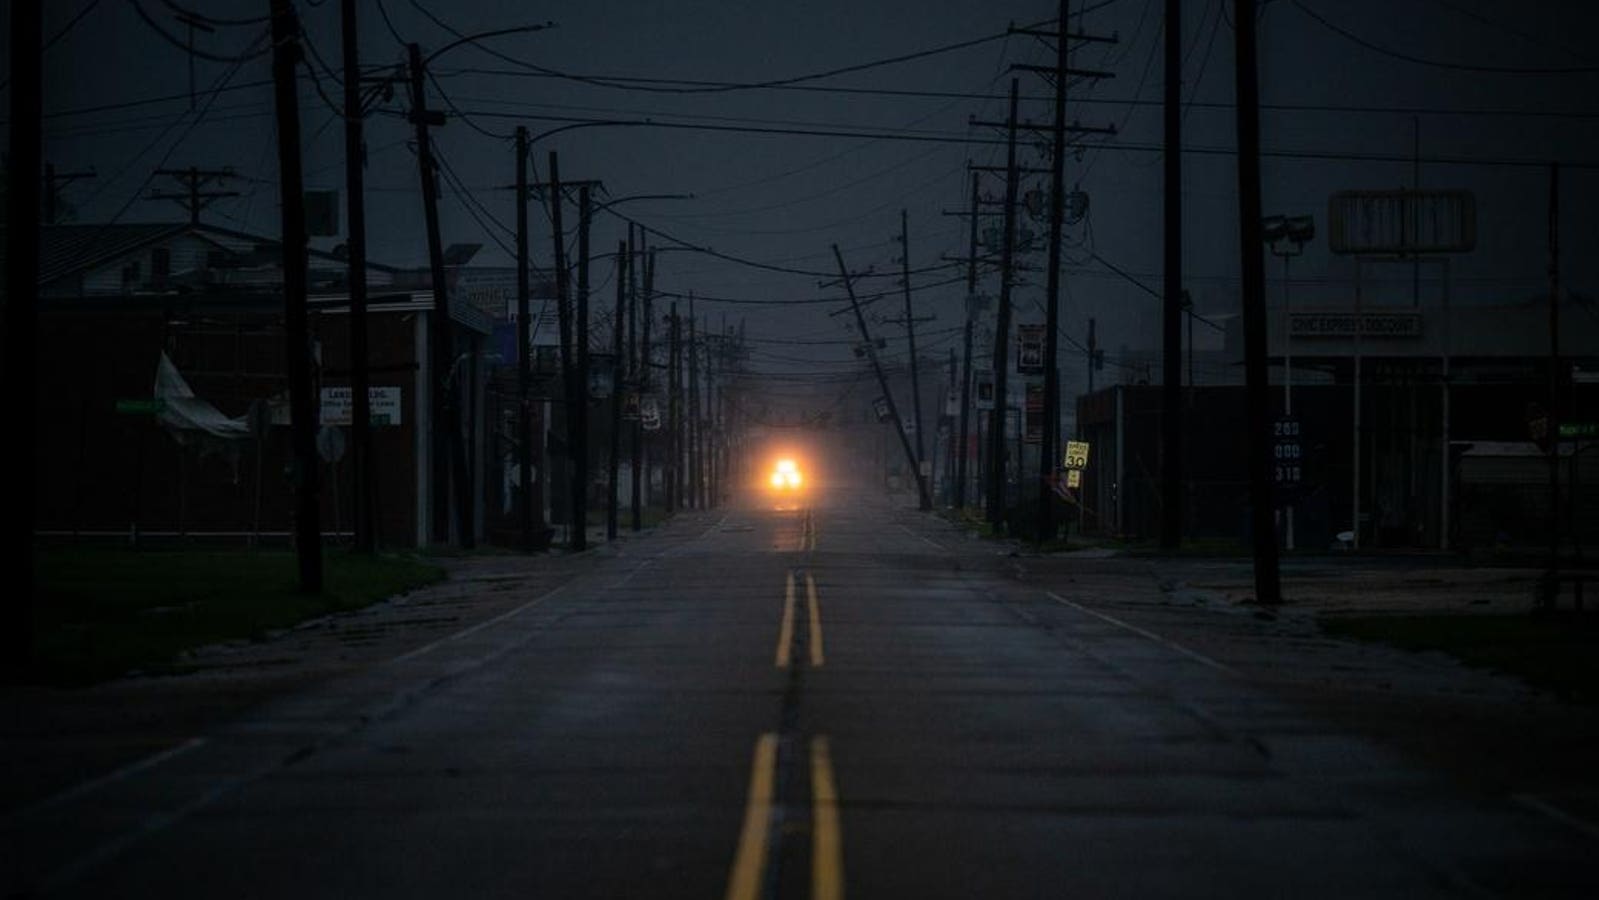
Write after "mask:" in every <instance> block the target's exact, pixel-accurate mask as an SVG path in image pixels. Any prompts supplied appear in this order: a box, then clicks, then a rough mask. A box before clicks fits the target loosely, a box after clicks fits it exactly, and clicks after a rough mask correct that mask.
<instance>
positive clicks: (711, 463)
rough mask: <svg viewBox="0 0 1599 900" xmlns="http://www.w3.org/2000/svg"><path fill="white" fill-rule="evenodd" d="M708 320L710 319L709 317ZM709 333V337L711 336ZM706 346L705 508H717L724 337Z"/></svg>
mask: <svg viewBox="0 0 1599 900" xmlns="http://www.w3.org/2000/svg"><path fill="white" fill-rule="evenodd" d="M707 318H708V317H707ZM709 334H710V333H709V332H707V335H708V336H709ZM715 337H716V340H714V341H707V342H706V344H705V424H704V427H703V428H701V429H700V460H701V461H702V462H703V463H704V466H705V508H706V509H715V508H716V430H717V429H716V419H717V416H716V402H717V398H716V355H717V354H718V353H719V352H721V347H722V335H720V334H718V335H715Z"/></svg>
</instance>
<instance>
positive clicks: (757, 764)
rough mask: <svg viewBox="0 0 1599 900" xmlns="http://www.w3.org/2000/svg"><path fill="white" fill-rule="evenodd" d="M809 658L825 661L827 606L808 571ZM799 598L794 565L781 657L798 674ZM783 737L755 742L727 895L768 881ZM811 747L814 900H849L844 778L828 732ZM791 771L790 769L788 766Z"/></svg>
mask: <svg viewBox="0 0 1599 900" xmlns="http://www.w3.org/2000/svg"><path fill="white" fill-rule="evenodd" d="M803 577H804V580H805V609H806V616H805V619H806V622H805V627H806V628H807V629H808V630H807V631H806V633H805V637H806V641H805V657H806V658H805V659H804V660H803V662H804V663H805V664H806V665H807V667H808V668H819V667H821V665H822V663H823V661H824V659H825V657H824V655H823V653H822V611H821V605H820V604H819V603H818V602H817V598H816V579H814V578H812V577H811V575H810V573H809V572H806V573H804V576H803ZM798 601H799V577H798V576H796V574H795V573H794V571H793V570H792V569H791V570H789V573H788V579H787V582H786V584H785V587H784V591H783V621H782V624H781V626H780V627H779V628H778V634H777V654H776V658H775V662H776V664H777V667H778V668H779V669H790V670H791V671H790V677H791V678H795V679H797V678H798V677H799V676H800V675H801V673H802V672H803V669H795V668H794V667H795V666H796V665H797V664H799V663H800V662H801V661H799V660H796V659H794V643H795V640H794V638H795V629H796V628H797V627H799V624H798V623H797V622H796V619H797V614H796V610H795V607H796V606H797V605H798ZM779 744H780V740H779V737H778V735H776V734H772V733H766V734H762V735H761V736H760V738H759V739H758V740H756V742H755V759H754V761H753V763H752V764H751V767H750V787H749V800H748V801H747V802H746V804H745V806H744V824H743V827H742V828H740V829H739V836H738V850H737V851H736V852H735V853H734V856H733V868H732V871H731V872H730V873H729V875H728V881H727V900H756V898H758V897H761V896H762V894H763V889H764V888H765V887H766V886H767V879H768V875H767V869H768V863H769V857H770V856H771V854H772V852H773V851H772V848H773V846H774V845H775V843H776V842H775V841H774V840H773V824H774V820H775V819H776V818H778V814H779V812H780V810H779V807H778V803H779V800H778V798H777V797H776V783H777V766H778V750H779ZM806 747H807V749H808V751H809V756H810V766H809V774H810V779H811V817H810V832H811V900H843V897H844V846H843V838H842V830H841V828H840V826H839V802H838V784H837V781H836V779H835V778H834V777H833V755H832V749H831V748H830V747H829V746H828V743H827V738H825V737H813V738H811V739H810V740H809V741H808V742H807V744H806ZM785 771H787V769H786V768H785Z"/></svg>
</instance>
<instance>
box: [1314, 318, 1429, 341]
mask: <svg viewBox="0 0 1599 900" xmlns="http://www.w3.org/2000/svg"><path fill="white" fill-rule="evenodd" d="M1288 333H1289V334H1290V335H1291V336H1293V337H1296V338H1321V337H1355V336H1356V335H1359V336H1360V337H1373V338H1417V337H1421V313H1391V312H1362V313H1358V314H1357V313H1352V312H1351V313H1318V312H1304V313H1290V314H1289V315H1288Z"/></svg>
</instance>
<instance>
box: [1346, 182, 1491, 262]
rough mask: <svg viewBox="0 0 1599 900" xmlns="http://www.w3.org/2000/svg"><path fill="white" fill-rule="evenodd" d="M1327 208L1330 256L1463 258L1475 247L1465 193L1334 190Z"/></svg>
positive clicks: (1472, 205) (1472, 209) (1473, 205)
mask: <svg viewBox="0 0 1599 900" xmlns="http://www.w3.org/2000/svg"><path fill="white" fill-rule="evenodd" d="M1327 207H1328V208H1327V221H1328V222H1329V223H1330V226H1331V227H1329V228H1328V230H1327V245H1328V248H1329V249H1330V250H1332V252H1334V253H1340V254H1367V253H1467V252H1469V251H1471V250H1472V249H1473V248H1475V247H1476V246H1477V201H1476V198H1475V197H1474V196H1473V195H1472V193H1471V192H1470V191H1406V190H1398V191H1339V192H1338V193H1336V194H1333V195H1332V198H1331V199H1330V200H1329V201H1328V204H1327Z"/></svg>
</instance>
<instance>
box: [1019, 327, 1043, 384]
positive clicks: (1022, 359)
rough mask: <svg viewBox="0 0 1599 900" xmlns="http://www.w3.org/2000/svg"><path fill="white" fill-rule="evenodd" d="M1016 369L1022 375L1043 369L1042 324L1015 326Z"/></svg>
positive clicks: (1032, 373)
mask: <svg viewBox="0 0 1599 900" xmlns="http://www.w3.org/2000/svg"><path fill="white" fill-rule="evenodd" d="M1016 371H1018V372H1020V373H1022V374H1023V375H1035V374H1038V373H1041V372H1043V371H1044V326H1042V325H1017V326H1016Z"/></svg>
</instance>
